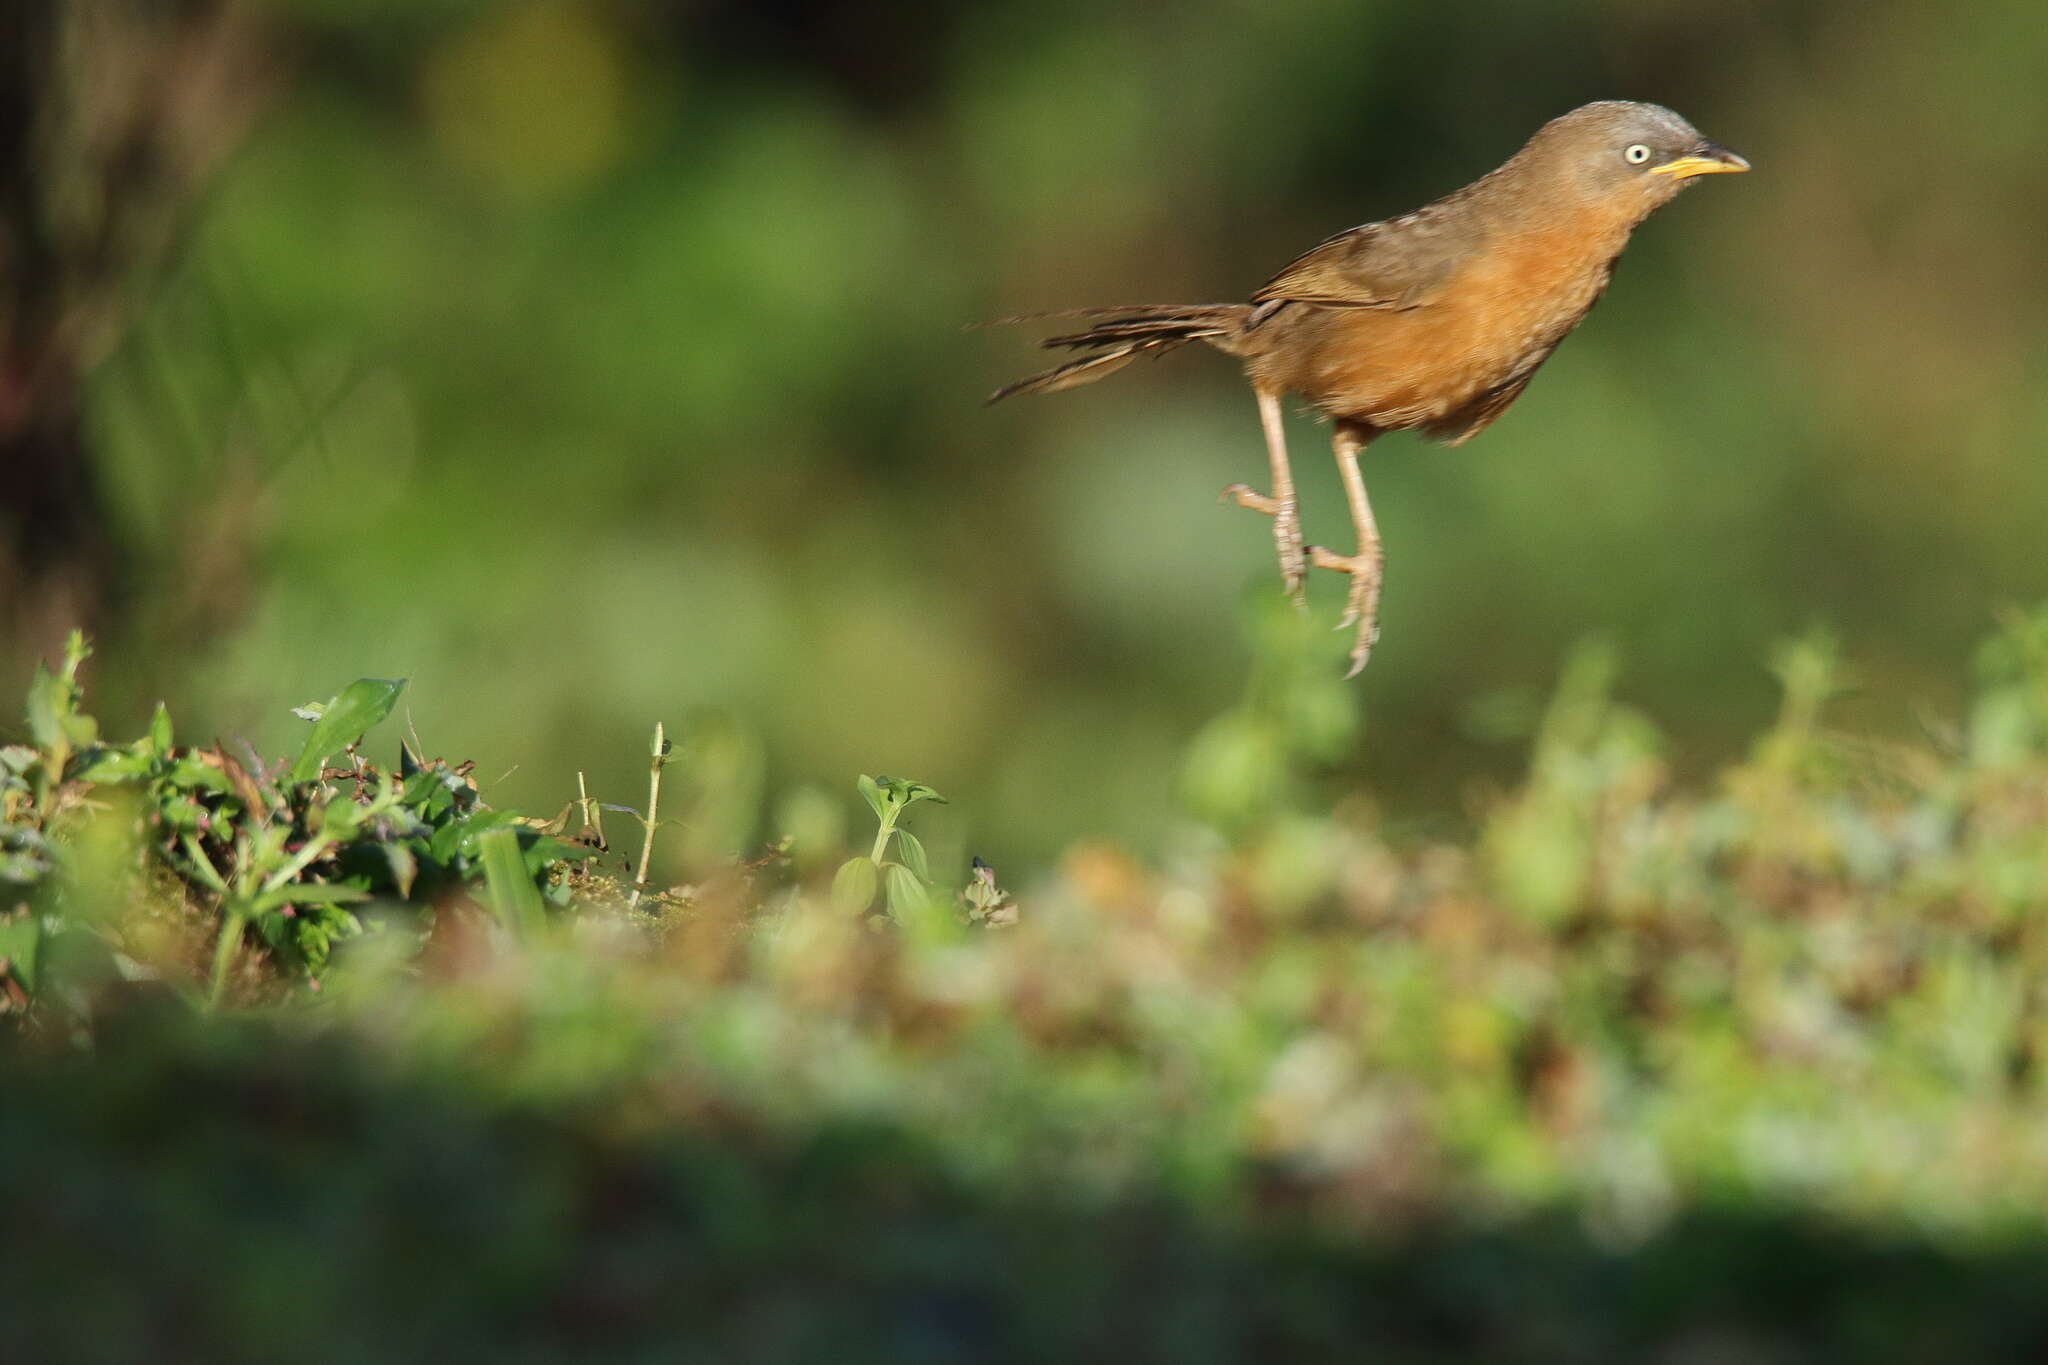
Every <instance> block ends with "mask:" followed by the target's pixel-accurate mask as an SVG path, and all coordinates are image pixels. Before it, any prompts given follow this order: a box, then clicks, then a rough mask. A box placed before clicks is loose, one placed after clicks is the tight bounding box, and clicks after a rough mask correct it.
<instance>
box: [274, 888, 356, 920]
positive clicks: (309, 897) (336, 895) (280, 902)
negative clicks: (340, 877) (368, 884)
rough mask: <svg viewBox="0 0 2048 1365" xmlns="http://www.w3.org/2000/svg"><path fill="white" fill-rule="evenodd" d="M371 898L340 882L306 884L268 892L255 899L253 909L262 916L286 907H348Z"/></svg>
mask: <svg viewBox="0 0 2048 1365" xmlns="http://www.w3.org/2000/svg"><path fill="white" fill-rule="evenodd" d="M369 898H370V893H369V892H367V891H365V890H363V889H362V888H361V887H359V886H344V885H342V884H341V883H339V882H305V883H301V884H298V885H294V886H280V887H278V888H277V890H275V891H266V892H264V893H263V894H262V895H260V896H258V897H257V898H256V899H255V901H254V903H253V905H252V907H251V908H252V909H254V910H255V912H256V913H257V914H259V915H260V914H268V913H269V912H270V911H272V910H275V909H277V908H279V907H280V906H285V905H347V904H351V903H353V902H355V901H366V900H368V899H369Z"/></svg>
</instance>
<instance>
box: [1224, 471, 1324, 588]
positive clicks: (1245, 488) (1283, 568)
mask: <svg viewBox="0 0 2048 1365" xmlns="http://www.w3.org/2000/svg"><path fill="white" fill-rule="evenodd" d="M1220 501H1223V502H1235V503H1236V504H1237V505H1238V506H1239V507H1249V508H1251V509H1252V511H1254V512H1264V513H1265V514H1266V515H1267V516H1269V517H1271V518H1272V519H1273V546H1274V548H1275V550H1277V551H1278V552H1279V556H1280V580H1281V582H1283V583H1285V584H1286V585H1287V595H1288V596H1289V597H1290V598H1292V599H1294V605H1295V607H1296V608H1297V609H1298V610H1301V611H1307V610H1308V593H1307V590H1306V588H1305V586H1304V585H1305V584H1306V583H1307V581H1308V550H1307V547H1305V546H1304V545H1303V544H1302V543H1301V508H1300V505H1299V504H1298V503H1296V502H1295V500H1294V499H1293V498H1269V497H1267V496H1266V495H1265V494H1264V493H1255V492H1253V491H1252V490H1251V488H1250V486H1249V485H1246V484H1241V483H1234V484H1232V485H1230V487H1228V488H1226V489H1224V490H1223V494H1222V497H1221V499H1220Z"/></svg>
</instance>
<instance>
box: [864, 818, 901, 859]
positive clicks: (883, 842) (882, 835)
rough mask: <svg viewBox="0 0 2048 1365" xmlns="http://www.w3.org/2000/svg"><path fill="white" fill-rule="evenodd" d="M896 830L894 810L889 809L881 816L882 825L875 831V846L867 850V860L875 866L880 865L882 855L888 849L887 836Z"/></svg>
mask: <svg viewBox="0 0 2048 1365" xmlns="http://www.w3.org/2000/svg"><path fill="white" fill-rule="evenodd" d="M895 832H896V811H895V810H893V809H892V810H891V811H890V812H889V813H888V814H887V815H885V816H883V817H882V827H881V828H880V829H879V830H876V831H875V846H874V848H873V849H871V850H869V852H868V861H870V862H872V863H873V864H874V865H875V866H876V867H880V866H881V865H882V855H883V854H884V853H887V852H888V851H889V836H890V835H892V834H894V833H895Z"/></svg>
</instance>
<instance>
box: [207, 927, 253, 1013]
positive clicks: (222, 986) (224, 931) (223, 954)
mask: <svg viewBox="0 0 2048 1365" xmlns="http://www.w3.org/2000/svg"><path fill="white" fill-rule="evenodd" d="M248 922H249V917H248V916H247V915H244V914H243V913H242V911H241V908H240V907H239V906H236V907H232V908H227V907H224V908H223V919H222V921H221V926H220V941H219V942H218V943H216V944H214V945H213V981H212V984H211V985H210V986H208V988H207V992H206V1008H208V1009H209V1010H214V1009H219V1008H220V997H221V993H222V992H223V991H224V990H226V989H227V984H228V968H229V967H230V966H231V965H233V963H234V960H235V949H237V948H239V947H241V946H242V929H243V927H244V926H245V925H247V924H248Z"/></svg>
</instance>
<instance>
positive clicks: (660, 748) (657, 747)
mask: <svg viewBox="0 0 2048 1365" xmlns="http://www.w3.org/2000/svg"><path fill="white" fill-rule="evenodd" d="M667 757H668V741H667V740H666V739H665V738H663V736H662V730H661V722H660V721H656V722H654V762H653V763H651V764H649V765H648V769H647V821H646V823H647V837H646V838H644V839H643V840H641V842H640V870H639V871H638V872H635V873H634V874H633V894H632V895H630V896H628V897H627V898H626V908H627V909H628V910H631V909H633V908H634V907H635V906H637V905H639V904H640V888H641V887H643V886H645V885H646V884H647V864H648V862H649V861H650V860H652V859H653V857H654V822H655V817H656V815H657V814H658V813H659V811H660V807H661V765H662V760H663V759H665V758H667Z"/></svg>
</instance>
